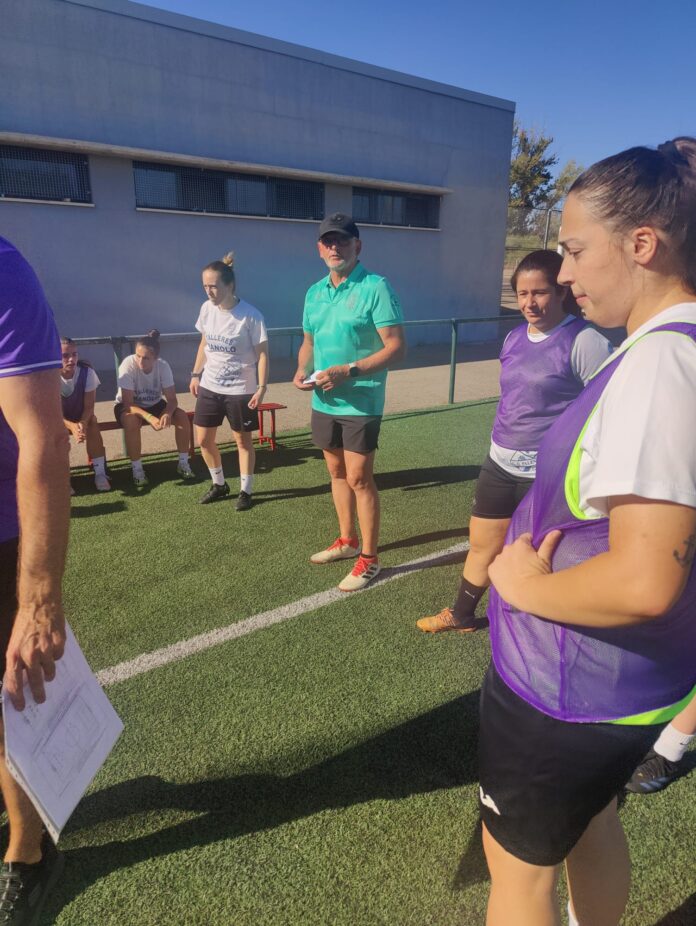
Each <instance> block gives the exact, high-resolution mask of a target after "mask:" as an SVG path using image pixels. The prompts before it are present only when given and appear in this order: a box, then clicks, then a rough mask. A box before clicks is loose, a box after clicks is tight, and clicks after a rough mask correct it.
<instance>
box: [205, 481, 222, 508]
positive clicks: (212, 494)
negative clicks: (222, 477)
mask: <svg viewBox="0 0 696 926" xmlns="http://www.w3.org/2000/svg"><path fill="white" fill-rule="evenodd" d="M229 494H230V487H229V486H228V485H227V483H226V482H223V484H222V485H221V486H219V485H216V484H215V483H213V484H212V485H211V486H210V488H209V489H208V491H207V492H206V493H205V495H203V496H202V497H201V500H200V503H199V504H201V505H209V504H210V502H216V501H217V500H218V499H220V498H224V497H225V496H226V495H229Z"/></svg>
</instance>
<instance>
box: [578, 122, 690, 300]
mask: <svg viewBox="0 0 696 926" xmlns="http://www.w3.org/2000/svg"><path fill="white" fill-rule="evenodd" d="M570 193H572V194H573V195H575V196H577V197H579V198H580V199H582V201H583V202H584V203H585V205H586V206H587V208H588V209H589V210H590V212H592V214H593V215H594V216H595V217H596V218H597V219H599V220H600V221H603V222H606V223H607V224H608V225H609V226H610V227H611V228H612V229H613V230H614V231H616V232H618V233H620V234H625V233H627V232H629V231H630V230H631V229H632V228H638V227H639V226H641V225H653V226H654V227H655V228H657V229H659V230H660V231H662V232H663V233H664V234H665V235H666V236H667V238H668V239H669V243H668V247H669V249H670V252H671V256H672V257H673V259H674V261H675V263H676V267H677V272H678V273H679V276H680V277H681V279H682V283H683V284H684V286H685V287H686V288H687V289H688V290H689V291H690V292H692V293H694V294H696V139H695V138H690V137H688V136H681V137H680V138H674V139H672V140H671V141H666V142H664V143H663V144H661V145H658V147H657V149H652V148H645V147H637V148H629V149H628V150H627V151H622V152H620V153H619V154H615V155H613V157H610V158H605V159H604V160H603V161H599V162H598V163H597V164H593V165H592V167H590V168H589V169H588V170H586V171H585V172H584V173H583V174H581V175H580V176H579V177H578V179H577V180H576V181H575V183H574V184H573V185H572V187H571V188H570V191H569V195H570Z"/></svg>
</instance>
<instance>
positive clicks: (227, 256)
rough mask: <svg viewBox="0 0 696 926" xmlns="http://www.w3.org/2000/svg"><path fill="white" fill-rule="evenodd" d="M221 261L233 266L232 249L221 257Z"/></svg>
mask: <svg viewBox="0 0 696 926" xmlns="http://www.w3.org/2000/svg"><path fill="white" fill-rule="evenodd" d="M222 262H223V264H227V266H228V267H234V251H228V252H227V254H225V256H224V257H223V258H222Z"/></svg>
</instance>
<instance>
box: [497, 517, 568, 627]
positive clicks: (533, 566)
mask: <svg viewBox="0 0 696 926" xmlns="http://www.w3.org/2000/svg"><path fill="white" fill-rule="evenodd" d="M560 539H561V531H551V532H550V533H548V534H547V535H546V536H545V537H544V539H543V540H542V541H541V543H540V544H539V548H538V549H536V550H535V549H534V546H533V545H532V535H531V534H521V535H520V536H519V537H518V538H517V540H515V541H514V542H513V543H509V544H507V545H506V546H504V547H503V550H502V552H501V553H499V554H498V556H496V558H495V559H494V560H493V562H492V563H491V565H490V566H489V567H488V578H489V579H490V580H491V584H492V585H494V586H495V589H496V591H497V592H498V594H499V595H500V596H501V598H503V599H504V600H505V601H507V602H508V603H509V604H511V605H513V607H516V608H520V609H521V610H524V606H523V602H522V598H523V595H524V590H525V587H526V583H528V582H529V581H530V580H532V579H538V578H539V577H540V576H545V575H549V574H550V573H551V572H552V571H553V570H552V568H551V559H552V557H553V554H554V550H555V549H556V547H557V546H558V541H559V540H560Z"/></svg>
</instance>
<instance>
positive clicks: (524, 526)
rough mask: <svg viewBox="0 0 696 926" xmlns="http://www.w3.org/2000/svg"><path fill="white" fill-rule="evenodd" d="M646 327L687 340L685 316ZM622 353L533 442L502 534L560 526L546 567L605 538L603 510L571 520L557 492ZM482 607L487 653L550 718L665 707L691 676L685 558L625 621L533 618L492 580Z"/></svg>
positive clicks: (541, 532) (692, 584)
mask: <svg viewBox="0 0 696 926" xmlns="http://www.w3.org/2000/svg"><path fill="white" fill-rule="evenodd" d="M653 330H654V331H676V332H679V333H681V334H686V335H688V336H689V337H691V338H692V339H693V340H694V341H695V342H696V325H694V324H687V323H681V322H675V323H672V324H666V325H662V326H661V327H659V328H655V329H653ZM647 336H649V334H648V335H647ZM629 350H630V348H629ZM626 353H627V351H625V352H622V353H619V354H618V355H617V356H616V358H615V359H613V360H612V361H610V362H609V363H608V364H607V366H605V367H604V368H603V369H602V370H601V371H600V372H599V373H597V375H596V376H595V377H594V378H593V379H591V380H590V381H589V383H588V384H587V385H586V386H585V388H584V390H583V391H582V392H581V393H580V395H579V396H578V398H577V399H576V400H575V402H573V403H572V404H571V405H570V406H569V407H568V409H567V410H566V411H565V412H564V413H563V414H562V415H561V417H560V418H558V419H557V421H556V422H555V423H554V424H553V425H552V426H551V427H550V428H549V430H548V432H547V434H546V436H545V438H544V440H543V441H542V444H541V447H540V449H539V456H538V460H537V475H536V480H535V482H534V485H533V487H532V489H531V491H530V492H529V493H528V494H527V496H526V497H525V499H524V500H523V501H522V503H521V504H520V506H519V508H518V509H517V511H516V512H515V514H514V515H513V518H512V522H511V523H510V527H509V529H508V533H507V537H506V543H511V542H512V541H513V540H515V539H516V538H517V537H519V536H520V534H523V533H525V532H526V531H529V532H531V534H532V539H533V543H534V546H535V547H538V545H539V543H540V542H541V540H542V538H543V537H544V536H545V535H546V534H548V533H549V531H551V530H554V529H556V528H559V529H560V530H562V531H563V536H562V537H561V540H560V542H559V544H558V547H557V548H556V552H555V553H554V557H553V569H554V572H558V571H560V570H561V569H567V568H569V567H571V566H575V565H577V564H578V563H581V562H584V561H585V560H587V559H590V558H591V557H592V556H597V555H598V554H599V553H604V552H606V551H607V550H608V548H609V519H608V518H599V519H597V520H580V519H578V518H576V517H575V516H574V515H573V513H572V512H571V510H570V508H569V507H568V504H567V502H566V497H565V474H566V471H567V470H568V465H569V462H570V458H571V455H572V452H573V449H574V447H575V444H576V441H577V438H578V436H579V435H580V432H581V431H582V428H583V427H584V425H585V422H586V421H587V419H588V418H589V416H590V414H591V412H592V410H593V408H594V407H595V405H596V404H597V402H598V401H599V398H600V396H601V394H602V392H603V391H604V389H605V387H606V385H607V383H608V382H609V380H610V379H611V377H612V375H613V373H614V372H615V370H616V369H617V368H618V365H619V364H620V363H621V361H622V359H623V357H624V356H625V355H626ZM488 616H489V619H490V624H491V647H492V651H493V661H494V663H495V666H496V668H497V670H498V672H499V673H500V675H501V676H502V678H503V679H504V681H505V682H506V684H507V685H508V686H509V687H510V688H512V690H513V691H515V692H516V693H517V694H518V695H519V696H520V697H521V698H524V700H525V701H527V702H528V703H529V704H532V705H533V706H534V707H536V708H537V709H538V710H540V711H543V712H544V713H545V714H550V715H551V716H552V717H556V718H558V719H559V720H567V721H573V722H592V721H602V720H605V721H606V720H618V719H620V718H622V717H630V716H632V715H634V714H641V713H643V712H645V711H652V710H656V709H657V708H661V707H667V706H669V705H671V704H675V703H676V702H677V701H679V700H681V699H682V698H683V697H684V696H685V695H686V694H688V692H689V691H690V690H691V689H692V687H693V685H694V683H695V682H696V664H695V662H694V653H695V652H696V568H694V567H693V566H692V569H691V572H690V574H689V578H688V580H687V584H686V587H685V589H684V592H683V594H682V596H681V598H680V599H679V601H678V602H677V603H676V605H675V606H674V607H673V608H672V609H671V610H670V611H669V612H668V613H667V614H664V615H663V616H662V617H660V618H659V619H657V620H651V621H646V622H645V623H643V624H640V625H635V626H632V627H621V628H618V627H610V628H601V629H599V628H588V627H583V628H577V629H575V628H573V627H571V626H569V625H567V624H558V623H554V622H553V621H545V620H541V618H538V617H535V616H534V615H533V614H528V613H526V612H523V611H518V610H517V609H516V608H513V607H512V606H511V605H509V604H508V603H507V602H505V601H503V600H502V598H501V597H500V595H498V593H497V592H496V591H495V589H491V595H490V603H489V605H488Z"/></svg>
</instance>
